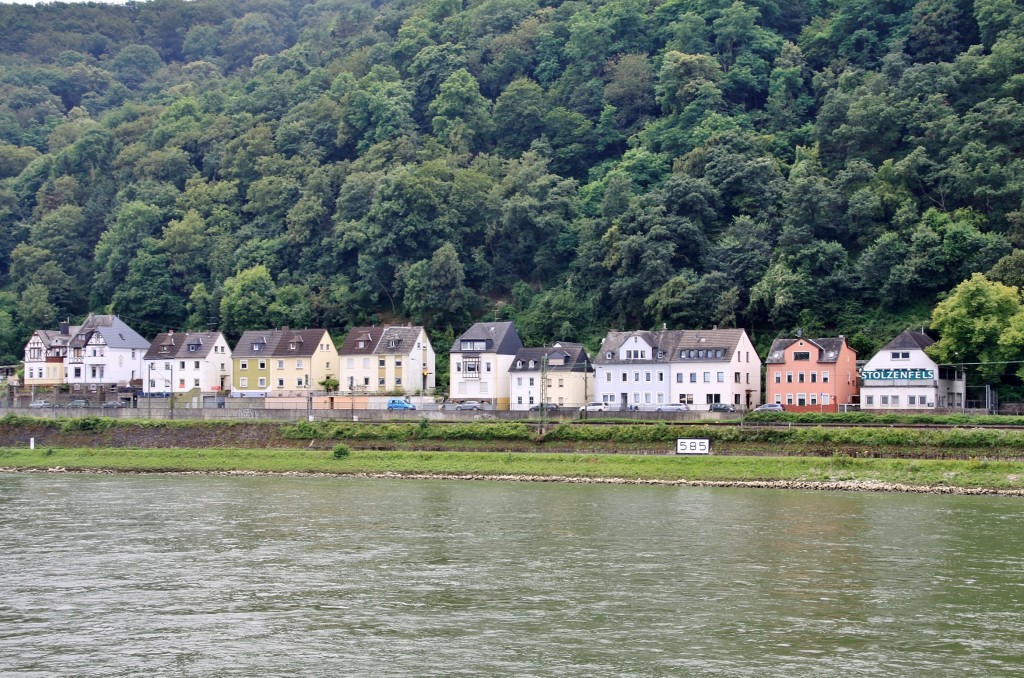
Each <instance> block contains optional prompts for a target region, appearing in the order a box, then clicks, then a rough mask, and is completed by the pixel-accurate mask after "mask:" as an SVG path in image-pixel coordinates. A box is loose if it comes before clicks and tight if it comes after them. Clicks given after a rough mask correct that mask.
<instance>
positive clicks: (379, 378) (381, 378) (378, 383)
mask: <svg viewBox="0 0 1024 678" xmlns="http://www.w3.org/2000/svg"><path fill="white" fill-rule="evenodd" d="M377 386H384V377H378V378H377Z"/></svg>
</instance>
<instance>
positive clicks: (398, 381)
mask: <svg viewBox="0 0 1024 678" xmlns="http://www.w3.org/2000/svg"><path fill="white" fill-rule="evenodd" d="M401 385H402V378H401V377H395V386H401Z"/></svg>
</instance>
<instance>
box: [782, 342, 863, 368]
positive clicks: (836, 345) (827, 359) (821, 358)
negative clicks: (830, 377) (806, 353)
mask: <svg viewBox="0 0 1024 678" xmlns="http://www.w3.org/2000/svg"><path fill="white" fill-rule="evenodd" d="M798 341H805V342H807V343H808V344H810V346H811V347H812V348H814V349H816V350H817V353H818V355H817V358H816V360H817V362H819V363H834V362H838V360H839V354H840V352H842V350H843V346H847V348H849V346H848V345H847V343H846V337H843V336H838V337H823V338H818V339H809V338H807V337H798V338H796V339H790V338H784V339H776V340H775V341H773V342H772V347H771V349H770V350H769V351H768V358H767V359H765V364H767V365H778V364H782V363H785V362H786V356H785V351H786V349H787V348H789V347H790V346H792V345H793V344H795V343H796V342H798ZM849 350H851V351H853V349H852V348H850V349H849Z"/></svg>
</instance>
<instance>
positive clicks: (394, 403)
mask: <svg viewBox="0 0 1024 678" xmlns="http://www.w3.org/2000/svg"><path fill="white" fill-rule="evenodd" d="M388 409H389V410H415V409H416V406H415V405H413V404H412V403H410V402H409V401H407V400H402V399H401V398H391V399H390V400H388Z"/></svg>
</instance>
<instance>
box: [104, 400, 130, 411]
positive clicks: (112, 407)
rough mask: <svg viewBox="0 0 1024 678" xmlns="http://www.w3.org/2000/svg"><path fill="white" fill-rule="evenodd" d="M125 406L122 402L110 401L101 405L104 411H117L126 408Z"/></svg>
mask: <svg viewBox="0 0 1024 678" xmlns="http://www.w3.org/2000/svg"><path fill="white" fill-rule="evenodd" d="M124 406H125V404H124V403H123V402H121V401H120V400H108V401H107V402H105V403H103V404H102V405H100V407H101V408H103V409H104V410H117V409H120V408H122V407H124Z"/></svg>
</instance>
